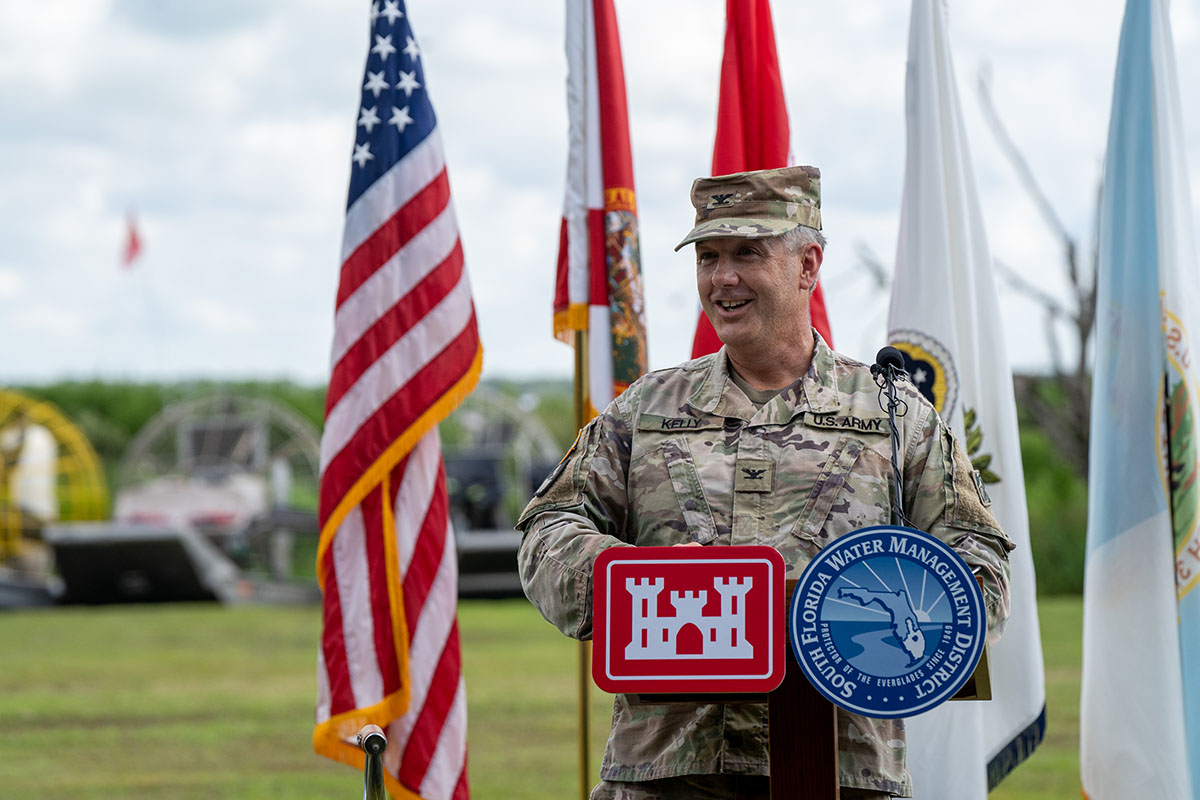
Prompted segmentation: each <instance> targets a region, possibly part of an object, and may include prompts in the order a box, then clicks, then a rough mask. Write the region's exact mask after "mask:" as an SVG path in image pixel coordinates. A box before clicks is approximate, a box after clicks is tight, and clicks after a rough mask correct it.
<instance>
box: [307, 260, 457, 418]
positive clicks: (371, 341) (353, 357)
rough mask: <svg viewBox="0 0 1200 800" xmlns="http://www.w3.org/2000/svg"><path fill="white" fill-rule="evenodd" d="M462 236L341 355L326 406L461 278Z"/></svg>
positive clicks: (360, 375) (334, 370)
mask: <svg viewBox="0 0 1200 800" xmlns="http://www.w3.org/2000/svg"><path fill="white" fill-rule="evenodd" d="M462 272H463V250H462V240H461V239H459V240H458V241H456V242H455V243H454V249H453V250H451V251H450V255H448V256H446V258H445V259H443V260H442V262H441V263H440V264H438V265H437V266H436V267H435V268H434V269H433V270H432V271H431V272H430V273H429V274H428V275H426V276H425V277H424V278H423V279H422V280H421V282H420V283H418V284H417V285H416V286H414V287H413V288H412V290H411V291H410V292H409V293H408V294H406V295H404V297H402V298H400V300H398V301H397V302H396V304H395V305H393V306H392V307H391V308H390V309H388V310H387V312H386V313H384V314H383V316H381V317H380V318H379V319H377V320H376V321H375V324H373V325H372V326H371V327H370V328H368V329H367V330H366V332H365V333H363V335H362V336H361V337H359V339H358V341H356V342H355V343H354V344H353V345H351V346H350V348H349V349H348V350H347V351H346V354H345V355H344V356H342V358H341V360H340V361H338V363H337V365H336V366H335V367H334V368H333V374H332V375H330V377H329V389H328V394H327V396H326V398H325V406H326V408H327V409H332V408H333V407H334V406H335V405H337V403H338V401H339V400H341V399H342V397H343V396H344V395H345V394H346V392H348V391H350V389H351V387H353V386H354V384H355V383H356V382H357V381H358V380H359V378H361V377H362V375H363V373H364V372H366V371H367V370H368V369H370V367H371V365H372V364H374V363H375V362H376V361H377V360H378V359H379V358H380V357H381V356H382V355H383V354H384V353H386V352H387V351H388V349H389V348H390V347H391V346H392V345H394V344H395V343H396V342H397V341H399V340H400V338H401V337H402V336H404V334H406V333H408V332H409V331H410V330H412V328H413V327H414V326H415V325H416V324H417V323H419V322H420V321H421V320H422V319H423V318H424V317H425V315H426V314H428V313H429V312H430V311H432V310H433V309H434V308H435V307H436V306H437V304H438V303H440V302H441V301H442V300H443V299H445V297H446V295H448V294H449V293H450V292H451V291H452V290H453V289H454V287H455V286H457V285H458V282H459V280H460V279H461V278H462Z"/></svg>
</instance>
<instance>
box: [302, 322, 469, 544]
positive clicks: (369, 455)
mask: <svg viewBox="0 0 1200 800" xmlns="http://www.w3.org/2000/svg"><path fill="white" fill-rule="evenodd" d="M478 352H479V331H478V329H477V327H476V325H475V312H474V310H472V311H471V317H470V319H469V320H468V321H467V324H466V325H465V326H464V327H463V330H462V332H461V333H459V334H458V335H457V336H456V337H455V338H454V340H453V341H451V342H450V344H448V345H447V346H446V347H445V348H443V349H442V351H441V352H440V353H438V354H437V355H436V356H434V357H433V358H431V359H430V360H429V362H428V363H427V364H426V365H425V366H424V367H422V368H421V369H420V370H419V371H418V372H417V373H416V374H415V375H413V377H412V379H411V380H409V382H408V383H406V384H404V386H402V387H400V389H399V390H398V391H397V392H395V393H394V394H393V395H392V396H391V397H390V398H388V400H386V401H385V402H384V403H382V404H381V405H380V406H379V408H377V409H376V410H375V412H374V413H373V414H372V415H371V416H370V417H369V418H368V419H367V420H366V421H365V422H363V424H362V425H360V426H359V428H358V430H357V431H355V433H354V435H353V436H352V437H351V438H350V441H349V442H347V443H346V446H345V447H343V448H342V450H341V452H339V453H338V454H337V455H336V456H334V457H333V459H332V460H331V461H330V462H329V464H328V465H327V466H326V467H325V471H324V473H322V475H321V494H320V500H319V503H320V510H319V514H318V516H319V518H320V521H321V525H322V526H324V525H325V520H326V519H328V517H329V514H331V513H332V512H333V510H334V509H335V508H336V507H337V504H338V503H339V502H340V501H341V499H342V497H344V496H345V495H346V493H347V492H349V491H350V489H351V487H353V486H354V483H355V482H356V481H357V480H358V479H359V477H360V476H361V475H362V474H363V473H364V472H365V471H366V470H367V469H369V468H370V467H371V466H372V465H373V464H374V463H375V461H376V459H378V458H379V456H380V454H381V453H382V451H383V449H384V448H385V447H386V446H387V445H388V444H390V443H391V442H394V441H396V440H397V439H398V438H400V436H401V434H403V433H404V431H406V430H408V428H409V427H410V426H411V425H412V424H413V423H414V422H415V421H416V420H417V418H418V417H420V416H421V414H423V413H424V412H425V410H426V409H427V408H429V407H430V406H431V405H432V404H433V403H434V402H435V401H436V400H438V399H439V398H440V397H442V395H444V394H445V393H446V392H447V391H449V390H450V388H451V387H453V386H454V384H455V383H456V382H458V380H459V379H460V378H461V377H462V376H463V375H464V374H466V372H467V370H468V369H470V366H471V363H472V362H473V361H474V359H475V354H476V353H478Z"/></svg>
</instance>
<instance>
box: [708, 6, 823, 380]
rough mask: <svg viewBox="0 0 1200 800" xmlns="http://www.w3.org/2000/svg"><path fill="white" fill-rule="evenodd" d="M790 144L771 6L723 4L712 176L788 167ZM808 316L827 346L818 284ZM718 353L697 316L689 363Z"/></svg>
mask: <svg viewBox="0 0 1200 800" xmlns="http://www.w3.org/2000/svg"><path fill="white" fill-rule="evenodd" d="M790 140H791V132H790V130H789V128H788V115H787V106H786V105H785V104H784V100H783V79H782V78H781V76H780V73H779V58H778V56H777V55H776V51H775V28H774V26H773V25H772V23H771V4H770V2H769V0H725V56H724V58H723V59H722V60H721V94H720V99H719V101H718V103H717V141H716V145H715V146H714V147H713V163H712V174H713V175H728V174H730V173H733V172H747V171H749V170H754V169H775V168H777V167H786V166H788V165H789V164H790V163H791V152H790V148H789V142H790ZM809 312H810V314H811V316H812V323H813V327H815V328H816V329H817V331H818V332H820V334H821V338H823V339H824V340H825V343H826V344H828V345H829V346H830V347H832V346H833V336H832V335H831V332H830V329H829V316H828V315H827V314H826V311H825V296H824V294H822V292H821V284H820V283H818V284H817V285H816V287H815V288H814V289H813V293H812V298H811V302H810V305H809ZM719 349H721V340H720V339H719V338H717V334H716V331H714V330H713V327H712V323H710V322H709V321H708V317H706V316H705V315H704V312H700V320H699V322H698V323H697V325H696V336H695V338H694V339H693V340H692V358H698V357H700V356H703V355H707V354H709V353H715V352H717V350H719Z"/></svg>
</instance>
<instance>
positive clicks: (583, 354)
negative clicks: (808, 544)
mask: <svg viewBox="0 0 1200 800" xmlns="http://www.w3.org/2000/svg"><path fill="white" fill-rule="evenodd" d="M589 417H590V414H589V409H588V332H587V331H575V429H576V430H583V426H585V425H587V424H588V422H589V421H590V420H589ZM591 656H592V646H591V642H586V641H581V642H580V643H579V669H578V671H577V678H578V685H579V798H580V800H587V798H588V786H589V783H590V776H591V772H592V770H591V765H590V764H589V761H590V759H591V744H590V742H591V730H592V726H591V713H590V712H591V704H590V703H589V702H588V694H589V689H590V684H589V680H590V676H589V670H590V667H591V662H592V657H591Z"/></svg>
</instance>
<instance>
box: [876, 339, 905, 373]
mask: <svg viewBox="0 0 1200 800" xmlns="http://www.w3.org/2000/svg"><path fill="white" fill-rule="evenodd" d="M875 363H876V364H878V365H879V366H881V367H894V368H896V369H904V354H903V353H901V352H900V351H899V350H897V349H896V348H894V347H892V346H891V345H888V346H887V347H882V348H880V349H879V352H878V353H876V354H875Z"/></svg>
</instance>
